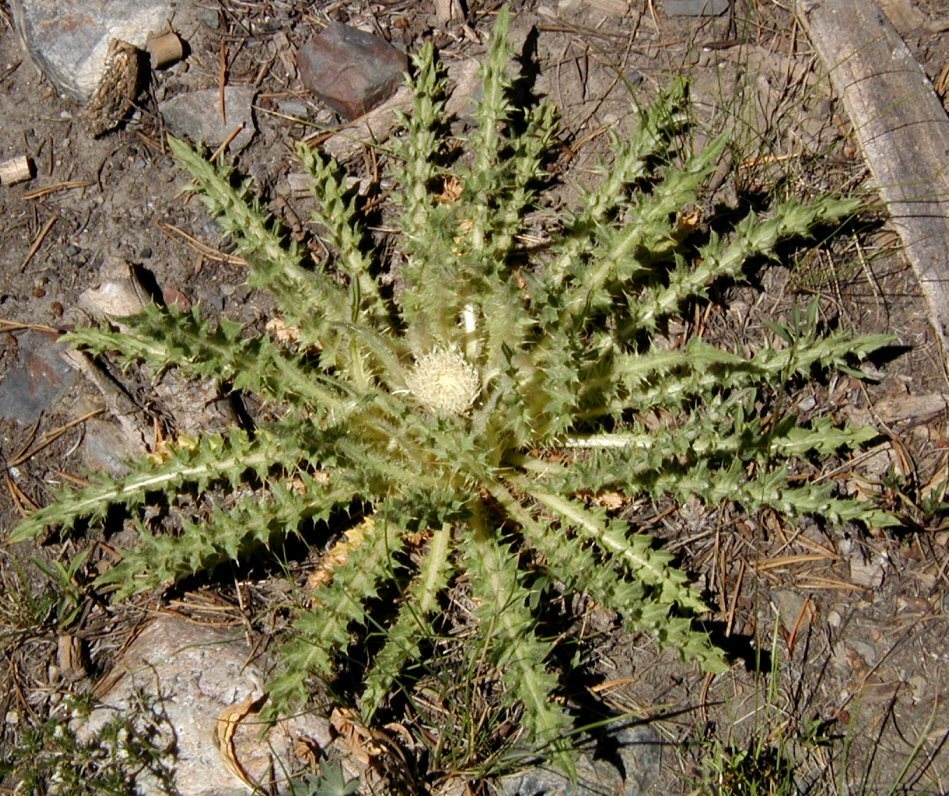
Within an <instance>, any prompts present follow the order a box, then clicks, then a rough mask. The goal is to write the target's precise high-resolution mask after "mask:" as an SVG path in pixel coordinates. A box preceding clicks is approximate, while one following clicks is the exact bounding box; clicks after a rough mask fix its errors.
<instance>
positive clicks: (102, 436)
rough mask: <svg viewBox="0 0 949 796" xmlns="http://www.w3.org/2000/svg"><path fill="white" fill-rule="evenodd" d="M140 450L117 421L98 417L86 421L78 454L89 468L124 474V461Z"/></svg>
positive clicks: (117, 474)
mask: <svg viewBox="0 0 949 796" xmlns="http://www.w3.org/2000/svg"><path fill="white" fill-rule="evenodd" d="M142 452H143V451H141V450H140V449H139V447H138V446H136V445H134V444H133V442H132V440H130V439H129V436H128V434H126V433H125V431H124V430H123V429H122V428H121V427H120V426H119V425H118V424H117V423H113V422H110V421H108V420H102V419H101V418H98V417H94V418H92V419H90V420H87V421H86V425H85V432H84V433H83V437H82V445H81V447H80V448H79V456H80V458H81V459H82V463H83V464H84V465H85V466H86V467H88V468H89V469H90V470H95V471H97V472H107V473H111V474H112V475H115V476H122V475H125V474H126V473H128V467H127V466H126V462H128V461H130V460H131V459H133V458H137V457H139V456H141V454H142Z"/></svg>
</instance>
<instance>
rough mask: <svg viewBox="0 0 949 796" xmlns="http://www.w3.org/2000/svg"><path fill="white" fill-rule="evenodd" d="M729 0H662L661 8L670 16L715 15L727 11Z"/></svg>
mask: <svg viewBox="0 0 949 796" xmlns="http://www.w3.org/2000/svg"><path fill="white" fill-rule="evenodd" d="M728 7H729V0H663V3H662V10H663V13H665V14H666V15H667V16H670V17H717V16H719V15H720V14H724V13H725V12H726V11H728Z"/></svg>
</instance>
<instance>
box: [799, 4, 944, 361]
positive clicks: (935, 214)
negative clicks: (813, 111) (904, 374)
mask: <svg viewBox="0 0 949 796" xmlns="http://www.w3.org/2000/svg"><path fill="white" fill-rule="evenodd" d="M796 11H797V14H798V17H800V19H801V21H802V22H803V24H804V27H805V29H806V30H807V33H808V36H809V37H810V40H811V42H812V44H813V45H814V48H815V49H816V50H817V52H818V53H819V54H820V56H821V58H822V59H823V61H824V63H825V65H826V66H827V68H828V71H829V73H830V79H831V82H832V83H833V84H834V88H835V89H836V90H837V93H838V94H839V95H840V96H841V98H842V100H843V104H844V107H845V108H846V110H847V113H848V115H849V116H850V119H851V121H852V122H853V126H854V133H855V135H856V138H857V140H858V141H859V143H860V147H861V149H862V150H863V156H864V158H865V160H866V162H867V165H868V166H869V167H870V171H871V172H872V173H873V178H874V180H875V182H876V185H877V186H878V188H879V191H880V196H881V198H882V199H883V201H884V203H885V204H886V206H887V210H888V212H889V214H890V218H891V220H892V223H893V226H894V227H895V228H896V230H897V232H898V233H899V235H900V237H901V238H902V240H903V245H904V251H905V252H906V258H907V259H908V260H909V262H910V264H911V265H912V267H913V270H914V271H915V272H916V277H917V279H918V280H919V283H920V287H921V288H922V291H923V294H924V296H925V297H926V301H927V303H928V304H929V312H930V319H931V321H932V324H933V326H934V327H935V329H936V334H937V336H938V338H939V340H940V342H941V343H942V350H943V367H944V368H945V356H946V355H947V354H949V266H947V260H946V251H947V250H949V165H947V160H946V153H947V152H949V119H947V118H946V112H945V110H944V108H943V107H942V104H941V103H940V102H939V99H938V98H937V97H936V94H935V92H934V91H933V87H932V85H931V84H930V82H929V80H928V79H927V77H926V74H925V73H924V72H923V70H922V69H921V68H920V66H919V64H918V63H916V61H915V60H914V59H913V56H912V55H911V54H910V52H909V49H908V48H907V47H906V44H905V43H904V42H903V40H902V39H901V38H900V36H899V34H898V33H897V32H896V30H894V28H893V26H892V25H891V24H890V22H889V21H888V20H887V19H886V17H885V16H884V15H883V13H882V12H881V11H880V9H879V7H878V6H877V4H876V3H875V2H873V0H796Z"/></svg>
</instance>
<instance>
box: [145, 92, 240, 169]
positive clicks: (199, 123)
mask: <svg viewBox="0 0 949 796" xmlns="http://www.w3.org/2000/svg"><path fill="white" fill-rule="evenodd" d="M256 93H257V92H256V91H255V90H254V89H253V88H250V87H247V86H227V87H226V88H225V89H224V109H225V113H226V117H225V116H222V115H221V95H220V92H219V91H218V89H216V88H208V89H203V90H201V91H189V92H188V93H186V94H178V95H177V96H175V97H172V98H171V99H169V100H166V101H165V102H162V103H161V104H160V105H159V110H160V111H161V115H162V117H163V118H164V120H165V124H167V125H168V127H169V128H171V131H172V132H173V133H174V134H175V135H177V136H182V137H184V138H187V139H189V140H191V141H197V142H201V143H203V144H206V145H207V146H211V147H216V146H218V145H219V144H222V143H223V142H224V141H226V140H227V139H228V137H229V136H230V135H231V133H233V132H234V130H235V129H237V128H240V132H239V133H238V134H237V135H236V136H235V137H234V140H233V141H231V143H230V144H229V145H228V151H229V152H230V153H231V154H236V153H238V152H240V151H241V150H243V149H244V148H245V147H246V146H247V145H248V144H249V143H250V142H251V140H252V139H253V137H254V133H255V132H256V131H257V128H256V126H255V124H254V111H253V103H254V96H255V95H256Z"/></svg>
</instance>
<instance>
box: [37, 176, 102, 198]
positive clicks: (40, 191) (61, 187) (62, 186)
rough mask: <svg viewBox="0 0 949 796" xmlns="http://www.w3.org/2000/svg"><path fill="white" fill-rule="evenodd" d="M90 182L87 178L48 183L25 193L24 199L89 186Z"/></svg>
mask: <svg viewBox="0 0 949 796" xmlns="http://www.w3.org/2000/svg"><path fill="white" fill-rule="evenodd" d="M88 187H89V183H88V182H86V181H85V180H69V181H68V182H57V183H56V184H55V185H47V186H46V187H45V188H37V189H36V190H35V191H30V192H29V193H25V194H23V198H24V199H39V198H41V197H43V196H46V195H48V194H51V193H56V192H57V191H68V190H71V189H73V188H88Z"/></svg>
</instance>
